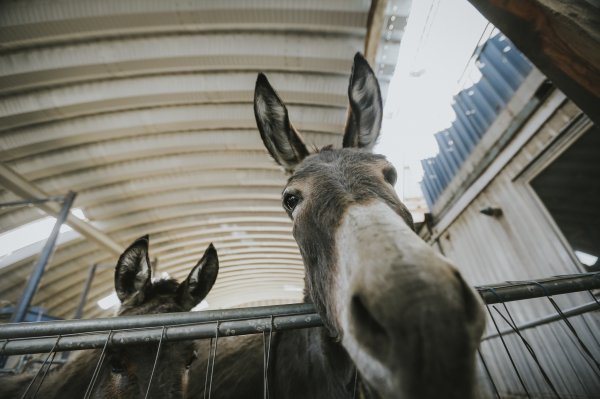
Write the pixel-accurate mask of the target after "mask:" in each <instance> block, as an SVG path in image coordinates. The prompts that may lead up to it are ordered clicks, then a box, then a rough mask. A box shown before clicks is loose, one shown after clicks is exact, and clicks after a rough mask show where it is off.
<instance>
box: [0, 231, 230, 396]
mask: <svg viewBox="0 0 600 399" xmlns="http://www.w3.org/2000/svg"><path fill="white" fill-rule="evenodd" d="M218 270H219V261H218V258H217V252H216V250H215V248H214V247H213V246H212V244H211V245H210V246H209V247H208V248H207V249H206V252H205V253H204V256H203V257H202V259H201V260H200V261H199V262H198V264H197V265H196V266H195V267H194V268H193V269H192V271H191V272H190V274H189V276H188V277H187V279H186V280H185V281H184V282H183V283H181V284H178V283H177V281H175V280H173V279H163V280H157V281H152V269H151V267H150V261H149V258H148V236H145V237H142V238H139V239H138V240H136V241H135V242H134V243H133V244H132V245H131V246H130V247H129V248H127V249H126V250H125V252H123V254H122V255H121V257H120V258H119V261H118V262H117V267H116V270H115V289H116V291H117V295H118V297H119V299H120V300H121V308H120V309H119V316H124V315H141V314H155V313H166V312H184V311H188V310H190V309H191V308H193V307H194V306H196V304H198V303H199V302H200V301H201V300H202V299H204V297H205V296H206V295H207V294H208V292H209V291H210V289H211V288H212V286H213V284H214V282H215V280H216V278H217V273H218ZM157 346H158V345H156V344H149V345H136V346H127V347H117V348H112V349H109V350H108V351H107V354H106V358H105V359H104V361H103V363H102V366H101V368H100V373H99V375H98V377H97V380H96V382H95V384H94V388H93V393H92V395H91V396H90V397H92V398H107V399H108V398H144V397H146V391H148V383H149V381H150V375H151V374H152V368H153V366H154V360H155V356H156V350H157ZM99 355H100V351H99V350H92V351H85V352H82V353H80V354H79V355H78V356H77V357H75V358H74V359H73V360H72V361H69V362H68V363H67V364H65V365H64V366H62V367H60V369H58V370H56V371H51V372H50V373H49V374H48V375H47V376H46V378H45V379H44V381H43V383H42V385H41V386H39V380H41V375H40V376H38V378H37V380H36V381H34V383H32V384H31V386H30V387H29V390H28V392H27V395H25V396H23V393H24V392H25V390H26V389H27V387H28V386H29V384H30V382H31V380H32V378H33V376H30V375H28V376H25V375H22V376H16V377H7V378H3V379H2V380H0V398H19V397H27V398H30V397H31V398H32V397H34V393H35V392H36V390H38V386H39V391H38V392H37V395H36V397H38V398H44V399H47V398H57V399H58V398H61V399H70V398H84V396H85V394H86V390H87V389H88V386H89V383H90V381H91V380H92V374H93V372H94V368H95V367H96V364H97V363H98V359H99ZM195 356H196V352H195V343H194V342H193V341H184V342H165V343H163V345H162V348H161V352H160V358H159V359H158V362H157V365H156V370H155V372H154V376H153V377H152V382H151V385H150V389H149V393H148V396H147V397H148V398H183V397H185V396H186V395H185V392H186V391H187V378H188V368H189V366H190V363H191V362H192V360H194V359H195Z"/></svg>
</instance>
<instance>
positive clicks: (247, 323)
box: [0, 273, 600, 355]
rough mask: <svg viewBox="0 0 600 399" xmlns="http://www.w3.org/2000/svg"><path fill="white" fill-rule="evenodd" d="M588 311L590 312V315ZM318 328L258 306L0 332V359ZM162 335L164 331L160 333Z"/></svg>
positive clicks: (542, 289) (546, 292) (554, 285)
mask: <svg viewBox="0 0 600 399" xmlns="http://www.w3.org/2000/svg"><path fill="white" fill-rule="evenodd" d="M598 288H600V273H585V274H577V275H566V276H556V277H553V278H547V279H542V280H535V281H516V282H505V283H500V284H493V285H486V286H480V287H476V289H477V290H478V292H479V294H480V295H481V297H482V298H483V300H484V301H485V302H486V303H487V304H495V303H503V302H510V301H517V300H523V299H531V298H539V297H544V296H548V297H549V296H551V295H558V294H565V293H571V292H578V291H587V290H592V289H598ZM593 309H594V308H590V310H593ZM320 325H322V322H321V319H320V317H319V315H318V314H317V313H316V311H315V309H314V307H313V305H311V304H292V305H278V306H262V307H254V308H245V309H226V310H212V311H203V312H185V313H164V314H154V315H142V316H123V317H112V318H102V319H88V320H60V321H50V322H38V323H19V324H16V323H14V324H6V325H4V326H0V354H2V355H15V354H24V353H45V352H49V351H51V350H54V351H57V352H60V351H70V350H80V349H92V348H101V347H103V346H104V345H105V344H106V343H107V340H109V336H110V340H109V342H108V345H109V346H121V345H130V344H136V343H149V342H159V341H160V340H161V339H162V340H164V341H179V340H186V339H199V338H211V337H214V336H215V333H217V331H218V336H221V337H223V336H234V335H246V334H255V333H262V332H265V331H267V332H268V331H282V330H288V329H295V328H306V327H316V326H320ZM163 329H164V331H163Z"/></svg>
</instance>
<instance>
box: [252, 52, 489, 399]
mask: <svg viewBox="0 0 600 399" xmlns="http://www.w3.org/2000/svg"><path fill="white" fill-rule="evenodd" d="M348 97H349V100H350V108H349V114H348V119H347V124H346V128H345V132H344V136H343V142H342V148H341V149H337V148H333V147H332V146H327V147H324V148H322V149H319V150H317V151H316V153H313V154H311V153H310V152H309V150H308V148H307V146H306V145H305V143H304V141H303V139H302V137H301V135H300V134H299V133H298V131H297V130H296V129H295V128H294V127H293V126H292V124H291V123H290V120H289V117H288V111H287V109H286V106H285V105H284V102H283V101H282V100H281V98H280V97H279V96H278V95H277V93H276V92H275V90H274V89H273V88H272V87H271V85H270V84H269V81H268V80H267V78H266V77H265V75H263V74H259V75H258V79H257V81H256V88H255V96H254V114H255V117H256V122H257V125H258V129H259V131H260V136H261V138H262V141H263V143H264V145H265V147H266V148H267V150H268V152H269V153H270V154H271V156H272V157H273V159H274V160H275V161H276V162H277V163H278V164H279V165H281V166H282V167H283V168H284V169H285V170H286V172H287V173H288V174H289V175H290V177H289V179H288V181H287V184H286V185H285V188H284V189H283V192H282V205H283V208H284V209H285V211H286V212H287V214H288V216H289V217H290V219H291V220H292V223H293V235H294V238H295V240H296V242H297V243H298V247H299V249H300V253H301V255H302V258H303V261H304V265H305V271H306V278H305V279H306V288H305V300H306V301H309V302H312V303H313V304H314V305H315V308H316V309H317V312H318V313H319V315H320V316H321V319H322V320H323V324H324V329H323V330H319V329H311V330H303V331H294V332H291V331H290V332H283V333H278V334H277V335H276V337H275V341H274V346H273V348H272V350H273V361H272V364H271V366H272V368H271V370H270V372H271V374H270V381H271V383H272V387H271V390H272V393H273V394H274V397H281V398H308V397H310V398H352V397H359V395H362V396H361V397H364V398H410V399H433V398H442V397H443V398H448V399H469V398H472V397H473V395H474V393H473V391H474V390H473V386H474V383H475V353H476V350H477V347H478V345H479V340H480V338H481V335H482V333H483V330H484V326H485V316H484V312H483V307H482V302H481V298H480V297H479V295H477V294H476V293H475V291H474V290H473V289H472V288H471V287H470V286H469V285H467V284H466V283H465V281H464V280H463V278H462V276H461V275H460V273H459V272H458V271H457V269H456V268H455V267H454V266H453V265H452V263H451V262H450V261H449V260H448V259H446V258H444V257H443V256H441V255H439V254H437V253H436V252H435V251H434V250H433V249H432V248H431V247H430V246H429V245H427V244H426V243H425V242H423V241H422V240H421V239H420V237H419V236H418V235H417V234H415V232H414V228H413V222H412V218H411V215H410V213H409V212H408V210H407V209H406V207H405V206H404V205H403V204H402V203H401V202H400V200H399V199H398V196H397V195H396V192H395V190H394V184H395V182H396V176H397V175H396V170H395V169H394V167H393V166H392V165H391V164H390V163H389V162H388V161H387V160H386V159H385V157H384V156H382V155H377V154H373V153H372V149H373V146H374V145H375V143H376V141H377V138H378V136H379V132H380V128H381V123H382V114H383V109H382V108H383V107H382V99H381V92H380V89H379V85H378V82H377V79H376V77H375V74H374V73H373V70H372V69H371V67H370V66H369V64H368V62H367V61H366V60H365V59H364V58H363V56H362V55H361V54H356V56H355V57H354V64H353V67H352V73H351V77H350V85H349V88H348ZM355 376H356V377H355ZM356 391H358V392H356ZM355 395H356V396H355Z"/></svg>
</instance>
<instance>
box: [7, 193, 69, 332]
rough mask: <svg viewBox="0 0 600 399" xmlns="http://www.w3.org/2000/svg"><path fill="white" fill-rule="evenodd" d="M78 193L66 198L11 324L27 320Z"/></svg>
mask: <svg viewBox="0 0 600 399" xmlns="http://www.w3.org/2000/svg"><path fill="white" fill-rule="evenodd" d="M76 196H77V194H76V193H74V192H72V191H69V193H68V194H67V195H66V196H65V199H64V201H63V206H62V209H61V210H60V213H59V214H58V217H57V218H56V223H55V224H54V228H53V229H52V232H51V233H50V236H49V237H48V240H47V241H46V244H45V245H44V248H43V249H42V253H41V254H40V257H39V258H38V260H37V262H36V264H35V266H34V267H33V272H32V273H31V276H30V277H29V281H27V285H26V286H25V289H24V290H23V294H22V295H21V299H20V300H19V304H18V305H17V307H16V309H15V312H14V313H13V315H12V318H11V320H10V321H11V323H20V322H22V321H23V320H24V319H25V315H26V313H27V309H28V308H29V305H30V304H31V300H32V299H33V295H34V294H35V291H36V290H37V288H38V285H39V283H40V280H41V279H42V276H43V274H44V270H45V269H46V264H47V263H48V261H49V260H50V257H51V256H52V253H53V252H54V247H55V245H56V240H57V238H58V234H59V232H60V226H62V224H63V223H64V222H65V220H66V219H67V216H68V215H69V211H70V209H71V206H72V205H73V201H75V197H76Z"/></svg>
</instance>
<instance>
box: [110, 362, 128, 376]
mask: <svg viewBox="0 0 600 399" xmlns="http://www.w3.org/2000/svg"><path fill="white" fill-rule="evenodd" d="M110 371H111V372H113V373H115V374H123V373H124V372H125V365H124V364H123V362H122V361H121V360H119V359H112V360H111V361H110Z"/></svg>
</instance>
